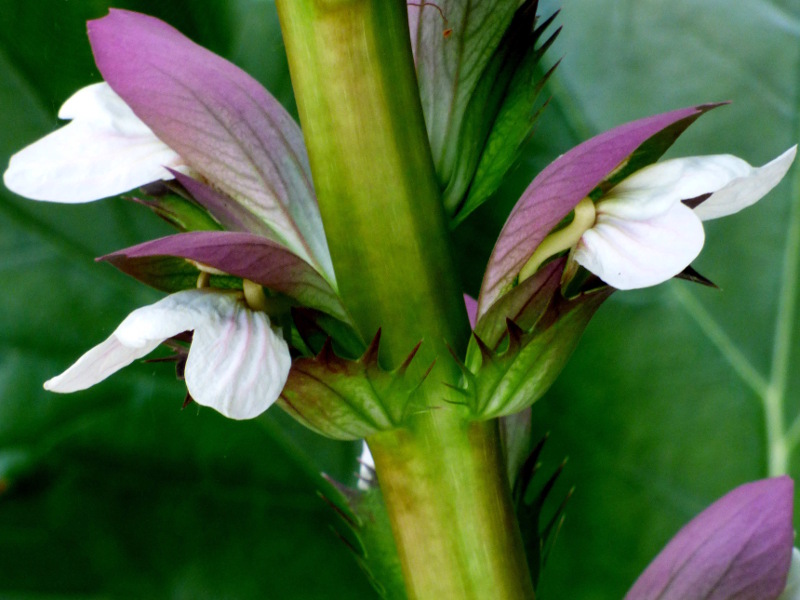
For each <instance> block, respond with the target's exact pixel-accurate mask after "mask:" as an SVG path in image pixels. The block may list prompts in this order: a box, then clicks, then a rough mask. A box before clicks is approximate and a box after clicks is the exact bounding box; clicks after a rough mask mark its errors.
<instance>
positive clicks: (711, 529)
mask: <svg viewBox="0 0 800 600" xmlns="http://www.w3.org/2000/svg"><path fill="white" fill-rule="evenodd" d="M793 492H794V484H793V482H792V480H791V479H790V478H789V477H777V478H774V479H763V480H761V481H755V482H753V483H748V484H745V485H742V486H739V487H738V488H736V489H735V490H733V491H732V492H730V493H728V494H726V495H725V496H723V497H722V498H721V499H720V500H717V501H716V502H715V503H714V504H712V505H711V506H710V507H708V508H707V509H706V510H704V511H703V512H702V513H700V514H699V515H698V516H697V517H695V518H694V519H693V520H692V521H691V522H690V523H689V524H688V525H686V526H685V527H684V528H683V529H681V530H680V531H679V532H678V534H677V535H676V536H675V537H674V538H672V540H671V541H670V542H669V544H667V546H666V547H665V548H664V550H662V551H661V553H660V554H659V555H658V556H657V557H656V558H655V560H653V562H652V563H650V566H648V567H647V569H646V570H645V571H644V573H642V574H641V576H640V577H639V579H638V580H637V581H636V583H635V584H634V586H633V587H632V588H631V590H630V591H629V592H628V594H627V595H626V596H625V600H731V599H732V598H736V599H737V600H774V599H775V598H777V597H778V596H779V595H780V594H781V592H782V591H783V588H784V587H785V586H786V576H787V573H788V571H789V564H790V561H791V557H792V538H793V530H792V510H793V500H792V497H793Z"/></svg>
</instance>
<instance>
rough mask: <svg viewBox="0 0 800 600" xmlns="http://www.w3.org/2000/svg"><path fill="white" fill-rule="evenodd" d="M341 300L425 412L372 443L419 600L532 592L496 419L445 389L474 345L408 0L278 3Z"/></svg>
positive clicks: (408, 580) (413, 595)
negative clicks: (401, 368) (400, 368)
mask: <svg viewBox="0 0 800 600" xmlns="http://www.w3.org/2000/svg"><path fill="white" fill-rule="evenodd" d="M277 6H278V14H279V17H280V20H281V28H282V30H283V36H284V42H285V44H286V49H287V54H288V56H289V66H290V69H291V74H292V82H293V84H294V89H295V95H296V97H297V102H298V108H299V111H300V119H301V123H302V125H303V131H304V135H305V138H306V144H307V147H308V151H309V157H310V160H311V169H312V173H313V176H314V185H315V188H316V192H317V196H318V199H319V204H320V211H321V213H322V217H323V221H324V224H325V230H326V234H327V236H328V243H329V247H330V249H331V255H332V258H333V263H334V267H335V270H336V277H337V281H338V285H339V291H340V294H341V295H342V298H343V299H344V301H345V303H346V304H347V306H348V308H349V309H350V311H351V314H352V315H353V317H354V319H355V320H356V323H357V325H358V326H359V329H360V330H361V332H362V334H363V336H364V337H365V338H367V339H368V338H371V337H372V336H373V335H374V333H375V331H376V330H377V329H378V328H379V327H380V328H382V330H383V337H382V345H381V359H382V360H383V361H384V362H385V363H386V364H387V365H391V366H394V365H397V364H398V363H399V362H400V361H402V360H403V359H404V358H405V357H406V355H407V354H408V353H409V352H410V350H411V349H412V348H413V347H414V346H415V345H416V344H417V343H418V342H419V341H421V340H422V341H423V345H422V347H421V349H420V352H419V353H418V355H417V358H415V360H414V363H413V364H412V368H411V369H410V370H409V373H408V375H409V376H412V377H413V376H419V375H421V374H422V373H423V372H424V371H425V370H426V369H427V368H428V367H429V366H430V365H431V364H432V363H434V361H435V367H434V369H433V370H432V371H431V373H430V374H429V375H428V376H427V378H426V380H425V383H424V384H423V385H422V387H421V388H420V391H419V395H420V400H421V403H422V406H423V408H422V409H421V410H420V411H418V412H417V413H416V414H415V415H413V416H412V417H411V418H410V421H409V423H408V426H407V427H406V428H404V429H402V430H398V431H393V432H388V433H381V434H377V435H375V436H373V438H371V439H370V445H371V447H372V448H373V451H374V453H375V456H376V460H377V471H378V477H379V480H380V484H381V487H382V489H383V491H384V498H385V499H386V504H387V508H388V510H389V514H390V518H391V521H392V526H393V532H394V535H395V538H396V540H397V544H398V549H399V553H400V556H401V560H402V562H403V570H404V575H405V578H406V583H407V589H408V595H409V597H411V598H422V599H427V598H431V599H436V600H440V599H442V598H507V599H517V598H531V597H533V590H532V585H531V582H530V575H529V574H528V572H527V568H526V566H525V559H524V553H523V550H522V544H521V541H520V535H519V530H518V527H517V525H516V522H515V519H514V515H513V509H512V507H511V500H510V493H509V489H508V483H507V481H505V469H504V467H503V458H502V452H501V449H500V442H499V439H498V436H497V432H496V429H495V426H494V424H488V423H471V422H470V421H469V420H468V418H467V415H466V414H465V413H464V412H462V410H461V409H460V408H459V407H458V406H457V405H456V404H453V403H452V402H450V401H451V400H453V399H454V398H453V395H454V394H453V392H452V390H451V389H450V388H449V387H448V385H454V384H456V383H458V379H459V376H460V372H459V370H458V368H457V366H456V364H455V362H454V361H453V360H452V359H451V358H450V357H449V354H448V350H447V346H448V344H449V345H450V346H451V347H452V348H453V349H454V350H455V351H456V352H457V353H458V354H460V355H461V356H463V355H464V352H465V349H466V343H467V340H468V337H469V325H468V321H467V317H466V310H465V307H464V302H463V298H462V295H461V288H460V283H459V281H458V276H457V273H456V269H455V265H454V260H453V256H452V249H451V245H450V236H449V232H448V227H447V221H446V217H445V214H444V209H443V207H442V205H441V199H440V191H439V188H438V185H437V182H436V177H435V173H434V167H433V162H432V159H431V153H430V147H429V145H428V139H427V134H426V130H425V124H424V120H423V116H422V109H421V107H420V101H419V96H418V90H417V85H416V75H415V72H414V65H413V59H412V55H411V47H410V41H409V32H408V23H407V13H406V3H405V1H404V0H277Z"/></svg>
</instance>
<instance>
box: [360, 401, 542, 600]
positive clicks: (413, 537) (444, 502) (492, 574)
mask: <svg viewBox="0 0 800 600" xmlns="http://www.w3.org/2000/svg"><path fill="white" fill-rule="evenodd" d="M450 416H452V413H450ZM497 423H498V422H497V421H484V422H472V423H466V422H464V421H461V420H458V419H453V418H449V417H448V414H441V413H439V414H436V413H431V414H429V415H427V417H426V421H425V422H421V423H417V425H418V427H416V428H415V429H414V430H413V431H407V430H401V431H397V432H390V433H385V434H378V435H376V436H373V437H372V438H370V440H369V445H370V448H371V450H372V453H373V456H374V458H375V464H376V468H377V472H378V477H379V480H380V485H381V490H382V492H383V494H384V497H385V498H386V500H387V505H388V508H389V514H390V518H391V519H392V527H393V530H394V534H395V539H396V541H397V547H398V552H399V553H400V560H401V562H402V564H403V572H404V575H405V579H406V586H407V589H408V594H409V597H410V598H431V599H437V600H441V599H442V598H459V599H474V600H481V599H484V598H503V599H504V600H517V599H520V600H521V599H531V598H533V597H534V593H533V585H532V583H531V578H530V573H529V571H528V566H527V563H526V560H525V553H524V550H523V547H522V540H521V538H520V535H519V529H518V526H517V522H516V518H515V516H514V512H513V508H512V506H511V499H510V497H509V493H508V480H507V479H506V476H505V473H506V470H505V465H504V458H503V456H502V451H501V447H500V443H499V435H498V428H497Z"/></svg>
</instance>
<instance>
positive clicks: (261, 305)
mask: <svg viewBox="0 0 800 600" xmlns="http://www.w3.org/2000/svg"><path fill="white" fill-rule="evenodd" d="M242 290H244V301H245V302H247V306H249V307H250V308H251V309H253V310H266V309H267V296H266V294H264V288H262V287H261V286H260V285H259V284H257V283H254V282H252V281H250V280H249V279H242Z"/></svg>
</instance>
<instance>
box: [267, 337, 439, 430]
mask: <svg viewBox="0 0 800 600" xmlns="http://www.w3.org/2000/svg"><path fill="white" fill-rule="evenodd" d="M380 335H381V334H380V331H378V333H377V335H376V336H375V338H374V339H373V340H372V343H371V344H370V346H369V348H367V350H366V352H364V354H363V355H362V356H361V357H360V358H359V359H358V360H348V359H345V358H341V357H339V356H337V355H336V353H335V352H334V350H333V344H332V342H331V341H330V340H327V341H326V342H325V344H324V345H323V347H322V350H321V351H320V352H319V354H318V355H317V356H315V357H313V358H300V359H295V361H294V362H293V363H292V369H291V371H289V379H288V380H287V381H286V385H285V386H284V388H283V392H281V396H280V398H279V400H278V404H280V406H282V407H283V408H284V409H285V410H286V412H288V413H289V414H290V415H292V416H293V417H295V418H296V419H297V420H298V421H299V422H300V423H302V424H303V425H305V426H306V427H309V428H310V429H312V430H314V431H317V432H319V433H321V434H322V435H325V436H327V437H330V438H333V439H337V440H358V439H362V438H365V437H367V436H370V435H372V434H374V433H377V432H379V431H388V430H391V429H395V428H397V427H399V426H401V425H402V423H403V421H404V419H405V417H406V416H407V415H408V413H409V411H410V410H411V407H412V406H413V405H414V401H415V397H416V395H415V392H416V391H417V388H418V387H419V386H420V384H421V383H422V380H421V379H417V378H415V377H414V376H413V375H408V374H407V369H408V367H409V365H410V364H411V361H412V360H414V356H415V355H416V353H417V349H418V348H419V346H417V348H414V349H413V350H412V351H411V353H410V354H409V355H408V358H406V360H405V361H404V362H403V363H402V364H401V365H400V366H399V367H397V368H396V369H394V370H393V371H386V370H384V369H383V368H382V367H381V366H380V364H379V363H378V352H379V347H380V339H381V338H380ZM425 376H427V372H426V373H425ZM425 376H423V378H422V379H424V377H425Z"/></svg>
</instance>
